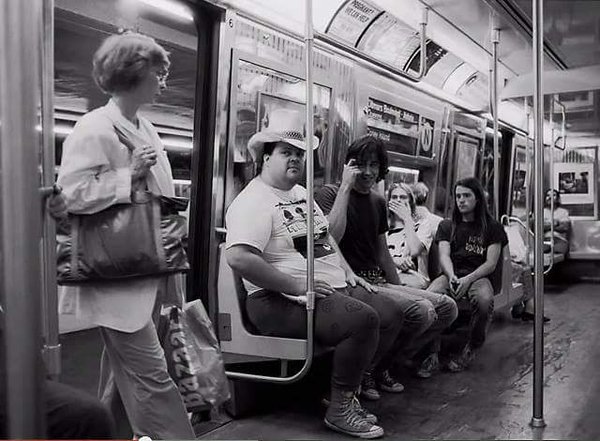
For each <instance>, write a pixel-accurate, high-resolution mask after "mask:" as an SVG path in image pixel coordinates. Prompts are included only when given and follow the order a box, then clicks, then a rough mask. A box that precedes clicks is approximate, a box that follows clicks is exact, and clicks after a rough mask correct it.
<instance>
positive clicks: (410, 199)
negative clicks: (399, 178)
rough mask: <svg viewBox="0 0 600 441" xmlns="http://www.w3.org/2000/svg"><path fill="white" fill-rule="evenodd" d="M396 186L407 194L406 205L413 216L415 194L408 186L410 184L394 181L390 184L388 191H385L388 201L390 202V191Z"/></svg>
mask: <svg viewBox="0 0 600 441" xmlns="http://www.w3.org/2000/svg"><path fill="white" fill-rule="evenodd" d="M397 188H400V189H402V190H404V192H405V193H406V194H407V195H408V205H409V206H410V213H411V214H412V215H413V216H414V215H415V213H416V209H417V206H416V204H415V194H414V193H413V191H412V188H410V185H408V184H405V183H404V182H396V183H394V184H392V185H390V188H389V189H388V193H387V201H388V203H389V202H390V199H391V198H392V193H393V192H394V190H396V189H397Z"/></svg>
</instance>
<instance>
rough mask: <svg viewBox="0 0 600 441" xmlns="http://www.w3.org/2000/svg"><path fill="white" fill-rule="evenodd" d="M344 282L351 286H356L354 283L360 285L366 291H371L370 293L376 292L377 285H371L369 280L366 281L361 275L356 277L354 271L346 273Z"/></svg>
mask: <svg viewBox="0 0 600 441" xmlns="http://www.w3.org/2000/svg"><path fill="white" fill-rule="evenodd" d="M346 283H347V284H348V285H350V286H351V287H352V288H354V287H356V285H359V286H362V287H363V288H364V289H366V290H367V291H368V292H372V293H376V292H377V287H375V286H373V285H371V284H370V283H369V282H367V281H366V280H365V279H363V278H362V277H358V276H357V275H356V274H354V272H347V273H346Z"/></svg>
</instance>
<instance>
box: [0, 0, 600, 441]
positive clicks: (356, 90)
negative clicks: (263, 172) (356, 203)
mask: <svg viewBox="0 0 600 441" xmlns="http://www.w3.org/2000/svg"><path fill="white" fill-rule="evenodd" d="M307 11H308V12H307ZM306 17H310V20H307V19H306ZM126 31H133V32H137V33H141V34H144V35H147V36H150V37H152V38H153V39H154V40H155V41H156V42H157V43H159V44H160V45H161V46H162V47H164V48H165V49H166V50H167V51H168V53H169V58H170V67H169V72H168V78H167V79H166V88H165V90H164V91H163V92H162V93H161V94H160V96H159V97H158V98H157V99H156V100H155V102H154V103H151V104H147V105H145V106H143V107H142V108H141V109H140V114H141V115H143V116H144V117H145V118H146V119H147V120H149V121H150V122H151V124H152V125H153V126H154V128H155V129H156V132H157V133H158V135H159V137H160V141H161V142H162V145H163V146H164V150H165V152H166V156H167V158H168V162H169V163H170V165H171V172H172V176H173V183H174V188H175V195H176V196H178V197H181V198H188V199H189V201H190V203H189V206H188V208H187V209H186V210H185V212H183V213H182V214H183V215H184V217H185V219H186V220H187V226H188V240H187V243H186V246H187V255H188V258H189V264H190V269H189V271H188V272H187V273H186V274H185V276H184V279H183V280H184V283H183V291H184V295H185V300H186V301H187V302H192V301H195V300H198V299H199V300H200V301H201V302H202V305H203V306H204V308H205V309H206V312H207V314H208V317H209V318H210V321H211V322H212V329H213V331H214V334H215V335H216V337H217V339H218V345H219V348H220V354H221V357H222V360H223V363H224V370H225V373H226V375H227V378H228V386H229V394H230V397H229V399H228V400H227V401H226V402H224V403H222V404H219V405H218V406H211V405H208V404H207V405H205V406H202V407H200V408H198V409H197V410H196V411H195V412H193V413H192V414H190V415H189V417H190V419H191V422H192V426H193V429H194V432H195V435H196V437H197V438H198V439H349V437H348V436H347V435H343V434H340V433H336V432H333V431H331V430H329V429H328V428H327V427H326V426H325V425H324V424H322V420H323V415H324V414H325V407H324V405H323V403H322V401H323V397H324V396H325V395H326V391H327V390H328V388H329V383H328V382H329V372H330V371H331V369H332V355H331V354H332V353H331V351H328V350H324V351H323V350H321V349H322V348H320V347H319V346H318V345H316V344H313V343H314V342H313V339H312V337H311V335H309V336H308V337H307V338H306V339H300V338H283V337H273V336H265V335H260V334H259V333H258V332H257V331H256V329H253V328H252V326H249V324H248V317H247V313H246V311H245V292H244V291H243V289H240V281H239V280H238V277H237V275H234V273H233V271H232V269H231V268H230V266H229V264H228V263H227V259H226V258H225V242H226V236H227V225H226V222H225V214H226V211H227V209H228V207H229V206H230V205H231V203H232V201H233V200H234V199H235V198H236V197H237V196H238V195H239V194H240V192H241V191H242V190H243V189H244V188H245V187H246V185H247V184H248V183H249V182H251V181H252V179H253V178H254V177H255V174H256V167H255V164H254V162H253V158H252V155H251V153H250V152H249V150H248V141H249V139H250V138H251V137H252V136H253V135H254V134H255V133H257V132H259V131H261V130H264V129H265V128H268V125H269V120H270V119H275V117H274V116H272V115H274V114H275V113H276V112H278V111H280V110H281V109H285V110H286V111H288V112H296V113H297V114H303V115H311V114H312V123H311V124H308V120H307V119H305V121H307V123H306V126H305V129H306V128H307V127H309V126H310V127H313V129H314V133H315V135H316V137H317V140H318V148H317V149H315V150H314V152H313V154H312V155H311V156H309V158H312V159H313V167H310V168H307V170H306V172H305V174H304V177H303V181H302V182H301V184H302V185H305V182H308V181H310V182H311V187H309V189H310V188H314V189H315V190H318V189H319V188H321V187H323V186H325V185H328V184H336V183H339V182H340V181H341V179H342V173H343V171H344V169H345V168H344V167H345V164H344V161H345V156H346V153H347V151H348V147H349V145H350V144H351V143H352V142H353V141H354V140H355V139H357V138H359V137H361V136H363V135H371V136H372V137H374V138H376V139H378V140H381V141H382V142H383V145H384V146H385V149H386V150H387V156H388V158H389V167H388V168H389V171H388V173H387V174H386V175H385V178H384V179H383V180H381V181H380V182H378V183H377V184H376V186H375V187H374V188H375V191H376V192H378V193H379V194H380V195H382V196H384V197H385V195H386V194H387V192H388V190H389V189H390V188H392V187H393V186H394V185H395V184H399V183H405V184H408V185H414V184H417V183H419V182H422V183H424V184H425V185H426V186H427V187H428V188H429V190H430V192H429V196H428V197H427V200H426V206H427V208H428V209H429V210H430V211H431V212H432V213H434V214H436V215H438V216H440V217H442V218H449V217H451V215H452V213H453V209H454V208H455V204H456V199H455V193H454V189H455V184H456V182H457V181H460V180H462V179H464V178H468V177H476V178H478V179H479V181H480V182H481V184H482V186H483V189H484V190H485V193H486V195H487V205H488V209H489V211H490V213H491V214H492V216H493V217H494V218H495V219H496V220H497V221H498V222H500V223H501V224H502V226H503V227H504V230H505V231H506V233H507V237H508V246H506V247H505V248H504V249H502V250H501V252H500V257H499V260H498V263H497V266H496V273H497V274H498V276H497V277H496V282H495V286H494V290H495V295H494V302H493V304H494V311H493V321H492V323H491V325H490V327H489V334H488V337H487V340H486V343H485V345H484V346H483V347H482V348H481V350H480V351H479V355H478V357H477V358H476V359H475V361H474V362H473V363H472V364H471V365H470V366H469V369H467V370H464V371H462V372H459V373H452V372H446V371H443V370H442V371H441V372H439V373H437V374H436V375H433V376H432V377H431V378H429V379H422V378H416V377H415V376H414V375H412V374H411V372H410V370H409V369H408V367H407V365H406V364H403V363H402V362H397V363H395V364H394V365H393V367H392V372H393V374H394V376H395V377H396V378H397V379H398V380H399V381H400V382H401V383H402V384H403V385H404V391H403V392H402V393H399V394H392V393H382V394H381V399H379V400H378V401H364V402H363V401H362V400H361V404H362V405H363V406H364V407H365V408H366V409H367V410H368V411H370V412H372V413H374V414H375V415H377V418H378V420H379V423H378V424H380V425H381V426H382V427H384V428H385V437H386V438H388V439H577V440H582V439H598V438H600V418H598V410H597V409H598V406H600V375H598V366H599V365H600V346H599V345H597V344H596V343H597V342H598V340H596V338H597V336H596V334H595V331H596V330H597V328H598V326H599V324H600V298H599V297H597V295H598V289H597V287H598V285H597V284H598V283H599V282H600V276H599V275H598V274H599V273H596V271H599V270H600V212H599V206H600V176H596V175H597V174H598V173H599V172H600V170H599V157H598V149H599V146H600V1H598V0H314V1H313V0H286V1H283V0H27V1H26V2H25V1H22V0H0V101H1V103H0V213H1V217H0V219H1V220H0V226H1V228H2V229H1V230H0V256H1V258H0V269H1V271H2V276H1V277H0V309H1V311H2V314H1V320H0V329H2V335H1V340H2V341H1V342H0V343H1V344H2V348H3V350H2V352H1V353H0V355H1V356H2V359H1V360H0V363H1V364H2V368H3V369H2V371H1V372H2V378H1V381H2V390H3V391H4V393H3V394H2V396H1V397H0V398H2V400H3V402H2V403H1V404H2V406H3V409H4V412H2V413H3V414H4V415H5V418H4V429H3V431H2V434H3V435H4V436H5V437H6V438H13V439H18V438H21V439H28V438H29V439H31V438H37V439H40V438H46V437H47V436H46V433H47V432H45V427H46V426H47V421H46V419H47V418H46V416H45V415H44V410H43V406H42V404H41V403H42V402H43V397H44V393H45V391H44V387H43V384H44V381H43V378H44V377H49V378H51V379H52V381H58V382H60V383H64V384H67V385H69V386H72V387H74V388H76V389H79V390H81V391H84V392H86V393H88V394H90V395H93V396H96V395H97V393H98V391H97V389H98V387H97V384H98V379H99V377H100V360H101V357H102V351H103V346H104V344H103V340H102V338H101V334H100V331H99V329H98V326H97V325H96V324H94V323H90V322H89V320H86V319H85V317H81V316H80V315H79V314H78V313H77V312H76V311H77V309H78V305H75V304H65V302H66V300H65V299H64V298H61V296H60V295H59V291H60V289H59V286H58V284H57V276H56V230H57V226H56V222H55V220H53V218H52V217H51V216H50V214H49V213H48V209H47V203H46V202H45V200H44V196H43V195H47V194H48V192H51V191H52V190H51V189H52V186H53V184H54V183H55V181H56V179H57V176H58V174H59V171H60V168H61V161H62V158H63V143H64V142H65V140H66V139H67V138H68V137H69V135H70V134H71V133H72V132H73V130H74V127H75V125H76V124H77V123H78V121H80V120H81V118H82V117H83V115H85V114H86V113H88V112H90V111H91V110H93V109H96V108H98V107H101V106H104V105H105V104H106V102H107V101H108V97H107V96H106V95H105V94H104V93H103V92H102V91H101V90H100V89H99V88H98V87H96V84H95V82H94V78H93V76H92V57H93V56H94V52H95V51H96V49H97V48H98V47H99V46H100V45H101V44H102V42H103V41H104V40H105V39H106V38H107V37H109V36H111V35H115V34H120V33H123V32H126ZM309 175H310V176H309ZM305 186H306V185H305ZM550 190H554V191H555V192H556V194H558V198H556V197H554V194H553V196H552V198H550V199H552V201H553V202H552V204H553V205H549V206H546V205H544V204H545V203H546V200H547V199H548V198H546V194H547V192H548V191H550ZM550 199H548V200H550ZM559 206H560V207H559ZM545 207H546V208H545ZM547 207H550V208H547ZM559 209H560V210H561V211H560V213H561V214H560V216H566V218H567V219H568V222H567V227H568V230H566V231H567V232H566V233H565V234H564V236H565V237H566V243H567V246H566V248H565V249H564V250H563V249H559V248H558V247H557V246H555V245H554V242H553V241H552V240H551V241H548V240H547V238H546V235H545V234H544V231H545V230H544V223H545V222H549V223H550V224H552V225H559V222H558V219H557V218H556V217H555V218H553V217H552V216H559V214H557V213H559ZM544 210H546V211H547V212H548V213H549V216H550V220H547V219H546V218H545V211H544ZM552 210H554V211H552ZM557 228H558V227H557ZM552 231H553V232H554V230H552ZM545 238H546V240H545ZM430 259H431V256H430ZM516 259H517V260H518V259H520V260H519V261H520V264H521V268H525V269H524V270H523V271H524V274H525V275H526V277H529V276H531V280H532V282H533V283H532V284H527V283H525V281H524V280H523V279H521V278H519V277H518V274H517V271H518V270H517V267H515V265H514V262H515V260H516ZM309 271H310V270H309ZM309 286H310V284H309ZM528 298H533V299H534V300H533V302H534V304H535V312H534V313H533V314H532V315H531V317H530V319H531V320H525V318H524V317H520V316H518V315H515V313H514V311H515V308H516V307H518V306H520V305H521V304H522V303H523V302H524V301H525V300H527V299H528ZM317 301H318V300H317ZM59 310H60V313H59ZM311 314H312V313H311ZM515 317H516V318H515ZM546 317H547V318H549V319H550V320H549V321H547V322H545V321H544V318H546ZM464 338H465V331H464V327H463V328H460V327H458V328H457V329H455V330H453V332H447V333H445V334H443V336H442V341H443V343H444V345H443V347H448V348H454V347H458V345H460V342H461V341H462V340H461V339H463V340H464ZM594 342H596V343H594ZM443 350H444V349H442V351H443ZM40 360H43V363H41V362H40ZM42 364H43V365H44V366H43V367H42ZM0 415H1V414H0ZM134 435H135V434H134ZM115 437H116V438H119V439H131V438H132V432H131V429H130V428H129V427H117V429H116V432H115ZM134 439H135V438H134Z"/></svg>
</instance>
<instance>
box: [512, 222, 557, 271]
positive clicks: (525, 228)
mask: <svg viewBox="0 0 600 441" xmlns="http://www.w3.org/2000/svg"><path fill="white" fill-rule="evenodd" d="M512 222H514V223H516V224H519V225H520V226H521V227H522V228H523V229H524V230H525V231H526V232H527V233H529V234H528V237H529V236H531V237H533V238H535V234H534V233H533V231H531V228H529V226H528V225H527V224H525V222H523V220H522V219H521V218H518V217H516V216H508V215H507V214H504V215H502V217H501V218H500V223H501V224H502V225H504V226H509V225H510V224H511V223H512ZM526 243H529V240H527V242H526ZM551 251H552V252H554V249H553V246H552V245H551ZM529 252H530V251H529V248H527V260H529ZM544 254H546V253H544ZM553 262H554V255H552V260H551V263H553ZM527 265H528V266H529V262H527ZM551 269H552V265H550V266H548V268H547V269H545V270H544V275H546V274H548V273H549V272H550V270H551ZM531 274H533V271H532V272H531Z"/></svg>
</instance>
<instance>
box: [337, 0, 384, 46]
mask: <svg viewBox="0 0 600 441" xmlns="http://www.w3.org/2000/svg"><path fill="white" fill-rule="evenodd" d="M381 12H382V10H381V9H379V8H377V7H375V6H372V5H371V4H369V3H368V2H366V1H364V0H348V1H347V2H346V3H345V4H344V5H343V6H342V7H341V8H340V9H339V10H338V12H337V13H336V14H335V15H334V16H333V19H332V20H331V22H330V23H329V26H328V27H327V30H326V31H325V32H326V33H327V34H330V35H333V36H334V37H336V38H339V39H340V40H343V41H346V42H348V43H350V44H351V45H352V46H355V45H356V43H357V40H358V38H359V37H360V36H361V35H362V34H363V32H364V31H365V29H367V27H369V25H370V24H371V23H372V22H373V20H375V19H376V18H377V17H378V16H379V15H380V14H381Z"/></svg>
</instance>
